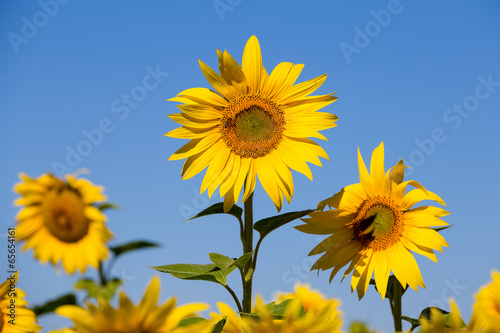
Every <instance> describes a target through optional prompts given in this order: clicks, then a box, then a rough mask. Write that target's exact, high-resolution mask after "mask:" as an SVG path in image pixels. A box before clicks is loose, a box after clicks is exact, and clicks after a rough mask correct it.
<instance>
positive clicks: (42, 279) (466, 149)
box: [0, 0, 500, 331]
mask: <svg viewBox="0 0 500 333" xmlns="http://www.w3.org/2000/svg"><path fill="white" fill-rule="evenodd" d="M499 11H500V4H499V3H498V2H496V1H481V2H473V1H453V2H451V1H439V2H433V1H411V0H401V1H392V0H391V1H370V2H369V3H368V2H367V3H361V2H349V3H348V2H332V1H326V0H323V1H312V2H311V1H286V2H285V1H274V2H266V1H249V0H232V1H229V0H220V1H173V2H172V1H168V2H167V1H148V2H139V1H106V2H101V1H78V0H73V1H69V0H65V1H62V0H60V1H59V2H55V0H41V1H38V2H36V1H29V2H28V1H22V2H21V1H12V0H10V1H3V2H2V4H1V5H0V22H2V23H1V25H0V36H2V37H1V38H2V39H1V42H0V53H1V54H2V61H1V64H0V66H1V73H2V75H1V78H0V89H1V91H2V98H1V99H0V109H1V110H2V111H1V113H0V142H1V147H2V163H1V166H0V168H1V172H2V175H3V176H2V178H1V179H0V203H1V209H0V219H1V221H2V228H4V229H6V228H7V227H8V226H12V225H13V223H14V216H15V214H16V212H17V209H16V208H15V207H13V205H12V201H13V200H14V199H15V198H16V195H15V194H14V193H13V192H12V186H13V185H14V183H16V182H17V180H18V178H17V177H18V173H19V172H21V171H23V172H26V173H27V174H29V175H31V176H34V177H36V176H39V175H41V174H43V173H45V172H48V171H53V172H58V171H61V170H64V169H65V168H66V170H67V171H70V172H73V171H74V170H75V169H79V168H88V169H89V170H90V171H91V174H90V175H89V176H88V177H89V179H90V180H91V181H92V182H94V183H95V184H99V185H103V186H105V187H106V194H107V195H108V198H109V200H110V201H112V202H115V203H118V204H119V205H121V206H122V209H121V210H117V211H113V212H110V213H109V214H108V217H109V227H110V228H111V229H112V231H113V233H114V235H115V240H114V241H113V243H111V244H119V243H124V242H127V241H130V240H135V239H148V240H151V241H155V242H159V243H161V244H162V246H161V248H158V249H154V250H144V251H140V252H136V253H133V254H130V255H127V256H124V257H123V258H121V259H119V260H118V261H117V262H116V265H115V270H114V271H115V275H117V276H121V277H122V278H124V279H125V280H126V285H125V291H126V292H127V293H128V294H130V295H131V297H132V298H133V299H134V300H138V299H139V298H140V296H141V295H142V292H143V290H144V288H145V286H146V284H147V282H148V281H149V280H150V279H151V277H152V276H153V275H154V274H155V272H154V271H153V270H151V269H149V268H147V266H156V265H163V264H170V263H177V262H196V263H206V262H208V256H207V253H208V252H219V253H224V254H226V255H228V256H232V257H235V256H238V255H240V254H241V245H240V244H239V241H238V239H239V238H238V225H237V223H235V221H233V220H232V219H231V217H226V216H217V217H211V218H205V219H203V220H201V219H200V220H197V221H191V222H189V223H186V222H182V220H184V219H185V218H188V217H190V215H194V214H195V213H197V212H199V211H200V210H202V209H204V208H206V207H208V206H209V205H211V204H213V203H215V202H217V199H218V197H217V196H214V197H212V199H211V200H208V198H207V197H206V194H203V195H199V187H200V184H201V180H202V175H198V176H196V177H194V178H192V179H190V180H186V181H182V180H181V177H180V170H181V167H182V162H180V161H175V162H168V161H167V159H168V157H169V156H170V155H171V154H172V153H173V152H175V151H176V150H177V149H178V148H179V147H181V146H182V145H183V144H184V143H185V142H184V141H183V140H179V139H172V138H167V137H165V136H163V134H164V133H166V132H168V131H170V130H172V129H174V128H176V127H177V125H176V123H174V122H173V121H171V120H170V119H169V118H168V117H167V115H168V114H171V113H174V112H177V109H176V107H175V103H173V102H165V100H166V99H168V98H171V97H173V96H175V95H176V94H177V93H179V92H180V91H182V90H184V89H187V88H190V87H208V83H207V82H206V80H205V78H204V76H203V74H202V73H201V71H200V69H199V66H198V59H201V60H203V61H204V62H205V63H206V64H208V65H209V66H211V67H212V68H214V69H217V55H216V49H220V50H224V49H226V50H228V52H230V53H231V54H232V55H233V56H234V58H235V59H237V60H238V61H241V55H242V52H243V48H244V45H245V43H246V41H247V40H248V38H249V37H250V36H252V35H256V36H257V37H258V39H259V41H260V44H261V48H262V55H263V62H264V65H265V66H266V68H267V69H268V71H271V70H272V69H273V68H274V67H275V66H276V65H277V64H278V63H280V62H283V61H287V62H293V63H303V64H305V68H304V70H303V72H302V74H301V76H300V77H299V80H298V81H299V82H301V81H305V80H308V79H311V78H313V77H316V76H319V75H321V74H324V73H328V78H327V80H326V82H325V84H324V85H323V86H322V87H321V88H320V89H319V90H318V91H317V93H318V94H326V93H330V92H332V91H337V94H336V96H337V97H338V98H339V99H338V100H337V101H336V102H335V103H333V104H331V105H330V106H328V107H327V108H326V109H325V111H327V112H331V113H334V114H336V115H337V116H338V117H339V120H338V122H337V124H338V127H336V128H334V129H330V130H326V131H324V132H322V133H323V134H324V135H325V136H326V137H327V138H328V140H329V141H328V142H321V145H322V146H323V147H324V149H325V150H326V151H327V153H328V154H329V156H330V162H328V161H325V163H323V167H322V168H320V167H316V166H311V169H312V172H313V175H314V181H313V182H310V181H309V180H308V179H307V178H306V177H304V176H303V175H301V174H297V173H294V182H295V195H294V198H293V200H292V203H291V204H290V205H287V204H285V206H284V208H283V210H282V212H289V211H295V210H303V209H307V208H314V207H315V206H316V204H317V202H318V201H320V200H323V199H325V198H327V197H329V196H331V195H332V194H334V193H335V192H337V191H339V190H340V188H342V187H344V186H346V185H349V184H352V183H355V182H358V181H359V178H358V170H357V158H356V150H357V148H358V147H359V148H360V150H361V152H362V154H363V156H365V161H366V160H367V159H368V158H369V156H370V154H371V152H372V150H373V149H374V148H375V147H376V146H378V145H379V144H380V142H381V141H384V144H385V152H386V159H385V160H386V167H389V166H392V165H394V164H395V163H396V162H397V161H398V160H399V159H400V158H403V159H404V161H405V162H406V164H407V165H411V166H412V167H413V169H412V171H411V174H410V175H409V177H408V179H415V180H417V181H419V182H420V183H421V184H423V185H424V186H426V187H427V188H428V189H430V190H432V191H433V192H435V193H437V194H439V195H440V196H441V197H442V198H443V199H444V200H445V202H446V203H447V209H448V210H449V211H450V212H451V213H452V215H450V216H449V217H446V221H448V222H449V223H454V224H455V226H454V227H453V228H451V229H448V230H446V231H444V232H443V236H445V238H446V239H447V241H448V243H449V245H450V247H449V248H446V249H445V250H444V253H443V254H441V253H439V254H438V260H439V262H438V263H433V262H431V261H430V260H428V259H427V258H424V257H422V256H419V255H416V257H417V261H418V263H419V266H420V269H421V272H422V275H423V278H424V281H425V283H426V286H427V289H422V290H419V291H418V293H415V292H414V291H412V290H409V291H408V292H407V295H405V299H404V300H403V313H404V314H406V315H410V316H411V315H414V316H416V315H417V314H418V313H419V309H421V308H424V307H427V306H429V305H437V306H442V307H445V308H446V307H447V298H448V297H454V298H455V299H456V301H457V302H458V304H459V306H460V308H461V310H462V314H463V317H464V318H465V319H466V320H468V318H469V316H470V313H471V304H472V300H473V295H474V293H475V292H476V291H477V289H478V288H479V287H480V286H481V285H483V284H485V283H487V282H488V281H490V279H491V278H490V271H491V270H492V269H497V270H500V263H499V262H498V259H495V258H496V255H495V253H498V252H499V251H500V245H499V244H500V243H499V242H498V232H499V231H500V227H499V222H500V221H499V220H498V217H497V211H496V209H497V207H498V200H499V199H500V196H499V194H498V192H497V187H498V184H499V181H500V176H499V173H498V167H497V165H498V163H499V153H498V151H499V150H498V144H499V143H500V134H499V131H498V123H499V121H500V116H499V105H500V43H499V42H498V35H499V32H500V22H499V21H498V13H499ZM97 129H99V131H100V132H101V133H102V136H100V135H98V134H96V133H97V132H96V131H97ZM92 133H93V134H92ZM92 135H94V136H93V140H94V141H93V142H91V140H90V139H88V137H87V136H92ZM76 155H78V156H76ZM255 206H256V211H255V216H256V219H260V218H264V217H267V216H270V215H275V214H276V210H275V208H274V205H273V204H272V202H271V200H270V199H269V198H268V197H267V195H266V194H265V193H264V191H263V190H262V188H261V187H260V185H258V186H257V189H256V193H255ZM298 224H299V222H293V223H291V224H290V225H288V226H286V227H283V228H282V229H280V230H278V231H276V232H275V233H273V234H271V235H270V236H268V238H267V239H266V240H265V241H264V243H263V245H262V248H261V257H260V258H259V266H258V267H257V271H256V274H255V286H254V289H255V291H256V292H258V293H260V294H262V295H263V296H264V297H265V298H266V299H271V297H272V295H273V293H274V292H275V291H287V290H290V289H292V288H293V284H294V283H295V281H302V282H307V283H310V284H311V285H312V286H313V287H314V288H318V289H320V290H321V291H322V292H323V293H324V294H325V295H327V296H329V297H337V298H341V299H342V310H343V311H344V314H345V321H346V322H347V323H348V322H350V321H352V320H354V319H360V320H364V321H366V322H368V323H369V324H370V326H372V327H373V328H375V329H379V330H384V331H390V330H391V329H392V319H391V317H390V309H389V305H388V304H387V303H388V302H387V301H382V299H381V297H380V296H379V295H377V294H376V292H375V291H374V290H373V289H370V290H369V291H368V293H367V295H366V296H365V298H364V299H363V300H362V301H361V302H359V301H358V300H357V297H356V295H352V294H350V286H349V283H348V281H344V282H343V283H339V279H338V278H337V279H335V280H334V281H333V282H332V283H331V284H329V283H328V276H329V273H328V272H323V273H322V274H320V275H319V277H318V276H316V273H315V272H308V269H309V267H310V266H311V263H312V262H311V259H310V258H309V259H308V258H307V253H308V252H309V251H310V250H311V249H312V248H313V247H314V246H315V245H316V244H317V243H318V242H319V240H321V238H320V237H316V236H311V235H306V234H302V233H300V232H298V231H296V230H295V229H293V228H292V226H294V225H298ZM2 244H4V245H2V246H3V248H6V242H5V239H4V240H2ZM2 253H6V251H5V250H4V249H2ZM4 257H6V254H5V255H3V258H4ZM3 258H1V259H0V260H1V261H2V274H4V272H5V270H4V267H5V266H4V263H5V260H4V259H3ZM17 267H18V269H19V271H20V287H21V288H23V289H24V290H25V291H26V292H27V294H28V297H27V299H28V301H29V302H30V304H31V305H34V304H39V303H42V302H44V301H45V300H47V299H50V298H53V297H56V296H58V295H59V294H62V293H65V292H66V291H68V290H70V289H71V288H72V284H73V283H74V281H75V280H76V279H77V278H78V277H77V276H70V277H67V276H66V275H65V274H64V273H56V272H55V271H54V269H53V268H52V267H51V266H41V265H40V264H39V263H38V262H37V261H35V260H33V257H32V251H29V252H26V253H21V252H20V251H19V252H18V261H17ZM86 275H88V276H95V275H96V272H95V271H93V270H90V271H88V272H87V273H86ZM161 281H162V295H161V299H162V300H165V299H167V298H168V297H170V296H172V295H176V296H177V297H178V299H179V302H180V303H187V302H196V301H203V302H207V303H209V304H211V305H212V307H213V306H214V305H215V303H216V302H217V301H224V302H226V303H228V304H231V305H232V304H233V303H232V300H231V298H230V296H229V295H228V294H227V293H226V292H225V291H224V290H223V288H222V287H220V286H218V285H215V284H214V285H212V284H209V283H208V282H206V283H204V282H191V281H181V280H176V279H174V278H172V277H170V276H169V275H162V276H161ZM230 282H231V283H232V284H233V285H234V286H235V289H236V290H237V293H240V289H239V288H238V287H237V286H238V283H239V281H238V278H237V276H236V275H235V276H231V278H230ZM40 323H41V324H42V325H43V327H44V331H47V330H49V329H54V328H58V327H61V326H63V325H65V324H66V323H67V320H66V319H64V318H60V317H56V316H46V317H41V318H40Z"/></svg>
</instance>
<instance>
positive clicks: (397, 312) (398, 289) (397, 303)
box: [389, 280, 403, 332]
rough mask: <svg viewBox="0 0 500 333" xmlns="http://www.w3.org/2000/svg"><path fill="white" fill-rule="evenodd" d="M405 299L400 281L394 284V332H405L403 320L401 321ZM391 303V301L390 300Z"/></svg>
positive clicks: (392, 307) (392, 309) (392, 308)
mask: <svg viewBox="0 0 500 333" xmlns="http://www.w3.org/2000/svg"><path fill="white" fill-rule="evenodd" d="M402 299H403V286H402V285H401V283H399V281H398V280H396V281H395V282H394V298H393V300H392V303H393V305H391V311H392V317H393V319H394V331H395V332H402V331H403V320H402V319H401V316H402V310H401V300H402ZM389 301H390V300H389Z"/></svg>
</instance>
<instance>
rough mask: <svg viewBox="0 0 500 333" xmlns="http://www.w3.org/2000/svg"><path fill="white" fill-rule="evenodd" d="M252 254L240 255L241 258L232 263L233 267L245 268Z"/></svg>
mask: <svg viewBox="0 0 500 333" xmlns="http://www.w3.org/2000/svg"><path fill="white" fill-rule="evenodd" d="M253 253H254V251H252V252H248V253H245V254H244V255H242V256H241V257H239V258H238V259H236V260H235V261H234V263H233V265H234V266H236V267H238V268H241V269H242V268H243V267H245V265H246V264H247V262H248V260H250V258H252V255H253Z"/></svg>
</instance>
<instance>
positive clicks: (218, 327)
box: [212, 317, 226, 333]
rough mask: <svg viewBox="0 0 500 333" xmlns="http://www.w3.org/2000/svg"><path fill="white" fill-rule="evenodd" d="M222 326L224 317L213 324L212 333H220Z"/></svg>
mask: <svg viewBox="0 0 500 333" xmlns="http://www.w3.org/2000/svg"><path fill="white" fill-rule="evenodd" d="M224 325H226V317H224V318H222V319H221V320H219V321H218V322H217V324H215V326H214V329H213V330H212V333H222V329H223V328H224Z"/></svg>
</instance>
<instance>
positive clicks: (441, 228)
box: [431, 224, 455, 232]
mask: <svg viewBox="0 0 500 333" xmlns="http://www.w3.org/2000/svg"><path fill="white" fill-rule="evenodd" d="M454 225H455V224H450V225H446V226H444V227H437V228H431V229H432V230H434V231H437V232H440V231H443V230H445V229H448V228H451V227H453V226H454Z"/></svg>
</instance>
